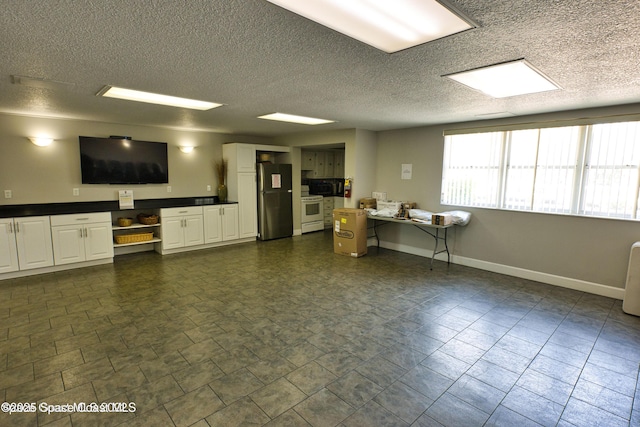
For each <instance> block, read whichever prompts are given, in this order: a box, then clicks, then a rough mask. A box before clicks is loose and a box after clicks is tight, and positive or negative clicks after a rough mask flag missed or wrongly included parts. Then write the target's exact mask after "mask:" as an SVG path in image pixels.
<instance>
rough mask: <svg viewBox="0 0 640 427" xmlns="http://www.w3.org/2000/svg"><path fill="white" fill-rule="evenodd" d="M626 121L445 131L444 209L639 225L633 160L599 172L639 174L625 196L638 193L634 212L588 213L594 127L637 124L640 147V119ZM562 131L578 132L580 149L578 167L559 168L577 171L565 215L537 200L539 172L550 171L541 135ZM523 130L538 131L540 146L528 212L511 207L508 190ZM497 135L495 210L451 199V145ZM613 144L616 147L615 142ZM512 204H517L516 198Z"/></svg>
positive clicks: (636, 166) (639, 167)
mask: <svg viewBox="0 0 640 427" xmlns="http://www.w3.org/2000/svg"><path fill="white" fill-rule="evenodd" d="M625 118H627V120H603V121H589V120H585V119H583V120H581V121H580V122H578V123H571V122H556V123H554V124H549V123H540V124H537V125H536V124H528V125H510V126H506V127H505V128H503V129H499V128H495V127H491V128H489V127H487V128H481V129H477V130H473V129H466V130H458V131H455V130H454V131H445V132H444V151H443V163H442V167H443V169H442V182H441V192H440V204H441V205H444V206H463V207H472V208H481V209H497V210H505V211H515V212H530V213H543V214H552V215H553V214H556V215H565V216H579V217H587V218H604V219H616V220H627V221H638V220H640V206H639V204H640V200H639V198H640V162H636V163H639V164H632V165H629V164H626V163H629V160H632V159H627V158H623V161H622V163H623V164H621V165H616V164H613V165H609V164H605V165H604V166H602V165H600V164H598V168H599V169H598V170H604V169H607V170H609V169H611V170H616V169H620V168H622V169H631V170H635V173H636V174H637V176H636V178H637V179H636V184H635V191H634V189H633V186H632V185H629V187H630V188H631V190H630V192H629V193H625V194H627V197H629V199H628V200H631V199H630V197H631V196H632V194H630V193H631V192H634V193H635V198H634V199H633V210H632V211H629V212H622V213H619V211H618V210H615V209H609V210H607V211H600V212H596V213H593V212H594V211H593V209H591V210H589V209H587V206H586V203H587V200H586V197H587V190H590V191H593V190H592V189H591V188H589V187H588V184H589V182H587V181H588V179H589V170H590V169H589V168H590V163H593V161H592V159H594V156H593V155H592V153H591V152H590V149H591V147H592V145H593V144H594V142H593V138H594V131H593V127H594V125H608V124H612V125H613V124H623V123H635V124H634V126H635V127H636V129H635V130H636V131H637V136H636V138H637V139H638V144H639V145H640V117H637V116H633V117H632V119H629V118H628V117H625ZM562 127H575V128H577V129H576V131H577V147H576V152H575V165H574V166H571V165H570V164H569V163H567V165H561V166H559V168H561V169H562V168H565V169H567V170H569V169H573V172H572V174H571V176H570V178H571V180H572V185H571V188H570V190H571V191H570V200H569V203H568V211H564V212H563V211H554V210H551V211H550V210H544V209H535V207H536V200H535V195H536V174H537V172H538V169H539V168H541V167H544V166H547V167H548V166H549V165H543V166H541V164H540V163H539V159H538V152H539V150H540V144H541V142H540V138H541V133H542V130H543V129H547V128H562ZM519 130H537V131H538V133H537V135H538V136H537V137H538V140H537V143H536V144H537V146H536V158H535V159H534V160H535V161H534V163H533V166H530V168H533V183H532V185H531V194H530V195H529V196H527V197H525V198H524V199H525V201H527V198H528V203H529V204H530V206H529V207H528V208H518V207H513V206H519V205H518V204H517V203H511V204H508V203H507V195H508V194H507V189H508V185H509V180H508V174H509V172H510V170H512V169H510V168H511V163H510V160H511V158H510V155H511V151H512V149H513V133H514V132H516V131H519ZM493 132H499V133H501V134H502V135H501V138H500V140H501V142H500V144H501V147H500V151H501V156H500V162H499V165H498V167H499V172H498V177H499V178H498V181H497V182H496V183H495V188H496V190H497V197H496V200H495V203H492V205H491V206H487V204H486V203H485V204H484V205H478V204H474V201H473V200H472V199H471V201H470V203H469V204H464V203H462V204H461V203H459V202H460V199H458V200H452V198H451V197H450V195H449V194H448V193H447V188H445V186H446V185H447V184H448V183H447V182H446V177H447V175H449V173H448V170H449V169H448V167H447V166H448V164H447V152H449V151H450V147H448V144H451V143H452V141H453V138H454V137H455V136H457V135H468V134H485V133H493ZM616 141H619V139H616ZM611 144H612V145H613V146H615V142H613V143H611ZM478 167H480V166H478ZM486 167H489V165H487V166H486ZM594 170H595V169H594ZM567 176H569V175H567ZM632 178H633V176H632ZM632 181H633V179H631V180H629V182H632ZM592 185H595V184H593V183H592ZM620 185H621V186H622V185H623V184H622V183H621V184H620ZM509 200H513V198H511V199H509ZM621 200H622V198H620V197H618V198H617V199H616V200H615V202H616V203H620V202H621ZM520 205H522V206H524V204H520ZM625 206H627V205H625Z"/></svg>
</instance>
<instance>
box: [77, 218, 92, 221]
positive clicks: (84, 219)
mask: <svg viewBox="0 0 640 427" xmlns="http://www.w3.org/2000/svg"><path fill="white" fill-rule="evenodd" d="M88 219H89V218H76V221H86V220H88Z"/></svg>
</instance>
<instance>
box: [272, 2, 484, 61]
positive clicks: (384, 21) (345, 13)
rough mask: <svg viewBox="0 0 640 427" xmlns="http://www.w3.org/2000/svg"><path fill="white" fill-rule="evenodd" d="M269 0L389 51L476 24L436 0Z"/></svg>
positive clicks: (401, 48) (469, 27) (456, 31)
mask: <svg viewBox="0 0 640 427" xmlns="http://www.w3.org/2000/svg"><path fill="white" fill-rule="evenodd" d="M268 1H269V2H270V3H273V4H275V5H278V6H280V7H282V8H284V9H287V10H290V11H291V12H293V13H296V14H298V15H301V16H304V17H305V18H308V19H311V20H312V21H315V22H317V23H319V24H322V25H324V26H325V27H329V28H331V29H333V30H336V31H338V32H339V33H342V34H345V35H347V36H349V37H352V38H354V39H356V40H360V41H361V42H364V43H366V44H368V45H371V46H373V47H375V48H378V49H380V50H383V51H385V52H387V53H393V52H397V51H399V50H403V49H407V48H410V47H413V46H417V45H419V44H422V43H426V42H429V41H432V40H436V39H439V38H442V37H446V36H449V35H451V34H455V33H459V32H461V31H465V30H468V29H471V28H474V27H475V25H472V23H471V21H470V20H468V19H466V18H462V17H461V15H460V14H459V13H454V12H453V11H452V9H451V8H449V7H446V6H445V5H444V4H443V2H442V1H436V0H393V1H390V0H386V1H381V0H305V1H300V0H268Z"/></svg>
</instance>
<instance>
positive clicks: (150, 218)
mask: <svg viewBox="0 0 640 427" xmlns="http://www.w3.org/2000/svg"><path fill="white" fill-rule="evenodd" d="M138 222H139V223H140V224H144V225H154V224H157V223H158V215H147V214H138Z"/></svg>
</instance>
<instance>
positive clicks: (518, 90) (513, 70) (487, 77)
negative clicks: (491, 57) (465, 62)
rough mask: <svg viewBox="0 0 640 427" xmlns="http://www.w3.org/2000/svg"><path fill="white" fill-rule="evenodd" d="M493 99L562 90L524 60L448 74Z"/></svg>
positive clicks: (448, 76) (452, 78) (449, 76)
mask: <svg viewBox="0 0 640 427" xmlns="http://www.w3.org/2000/svg"><path fill="white" fill-rule="evenodd" d="M443 77H447V78H450V79H451V80H455V81H456V82H458V83H461V84H463V85H465V86H468V87H470V88H472V89H475V90H478V91H480V92H482V93H484V94H486V95H489V96H491V97H493V98H507V97H510V96H518V95H526V94H530V93H538V92H546V91H550V90H557V89H560V86H558V85H557V84H555V83H554V82H553V81H551V79H549V78H548V77H546V76H545V75H544V74H542V73H541V72H540V71H538V70H537V69H535V68H534V67H533V66H532V65H531V64H529V63H528V62H527V61H525V60H524V59H519V60H516V61H511V62H505V63H501V64H495V65H489V66H488V67H482V68H476V69H474V70H469V71H463V72H460V73H454V74H448V75H446V76H443Z"/></svg>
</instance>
